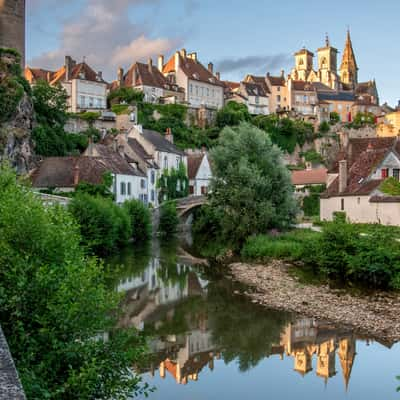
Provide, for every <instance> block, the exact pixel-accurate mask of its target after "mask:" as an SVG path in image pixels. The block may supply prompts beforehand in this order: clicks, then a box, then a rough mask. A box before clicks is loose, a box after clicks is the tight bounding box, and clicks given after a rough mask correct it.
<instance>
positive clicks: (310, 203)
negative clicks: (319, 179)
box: [302, 185, 326, 217]
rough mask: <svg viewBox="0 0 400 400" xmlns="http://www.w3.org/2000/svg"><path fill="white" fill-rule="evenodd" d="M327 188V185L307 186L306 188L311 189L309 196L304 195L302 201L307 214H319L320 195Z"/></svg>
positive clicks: (312, 215)
mask: <svg viewBox="0 0 400 400" xmlns="http://www.w3.org/2000/svg"><path fill="white" fill-rule="evenodd" d="M325 189H326V186H325V185H317V186H308V187H306V188H305V190H307V191H309V194H308V196H306V197H304V198H303V201H302V209H303V212H304V215H305V216H307V217H314V216H319V211H320V195H321V193H322V192H323V191H325Z"/></svg>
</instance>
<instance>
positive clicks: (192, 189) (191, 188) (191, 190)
mask: <svg viewBox="0 0 400 400" xmlns="http://www.w3.org/2000/svg"><path fill="white" fill-rule="evenodd" d="M189 194H194V186H193V185H190V186H189Z"/></svg>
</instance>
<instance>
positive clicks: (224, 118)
mask: <svg viewBox="0 0 400 400" xmlns="http://www.w3.org/2000/svg"><path fill="white" fill-rule="evenodd" d="M250 119H251V117H250V114H249V111H248V109H247V106H246V105H245V104H240V103H236V102H235V101H230V102H228V104H226V105H225V107H223V108H222V109H221V110H219V111H218V114H217V126H218V127H219V128H225V126H237V125H239V124H240V123H241V122H244V121H250Z"/></svg>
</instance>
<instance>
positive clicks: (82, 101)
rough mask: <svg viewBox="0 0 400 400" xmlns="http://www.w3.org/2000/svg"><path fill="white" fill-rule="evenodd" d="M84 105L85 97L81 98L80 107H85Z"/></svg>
mask: <svg viewBox="0 0 400 400" xmlns="http://www.w3.org/2000/svg"><path fill="white" fill-rule="evenodd" d="M85 105H86V97H85V96H81V107H85Z"/></svg>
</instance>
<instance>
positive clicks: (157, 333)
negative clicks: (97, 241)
mask: <svg viewBox="0 0 400 400" xmlns="http://www.w3.org/2000/svg"><path fill="white" fill-rule="evenodd" d="M179 254H180V252H179V251H178V252H177V251H176V247H174V246H171V247H168V248H165V247H160V246H159V245H158V244H157V243H155V244H153V245H152V247H151V248H149V249H146V250H145V251H143V252H140V253H136V254H133V253H132V251H130V252H128V253H127V254H125V255H122V256H121V257H120V258H119V259H116V260H113V263H121V264H124V269H122V270H121V271H120V274H119V276H118V278H117V279H116V281H115V284H116V287H117V289H118V290H119V291H120V292H125V293H126V297H125V301H124V304H123V317H122V318H121V321H120V324H121V325H122V326H135V327H136V328H137V329H140V330H142V331H144V332H145V333H146V334H148V335H149V337H150V338H151V339H150V340H149V347H150V352H151V356H150V357H149V359H148V362H147V364H146V365H145V366H143V368H142V370H141V371H140V372H142V373H149V374H150V375H151V376H153V377H156V376H159V377H160V378H161V379H165V378H166V377H168V376H170V377H172V378H173V380H174V381H175V382H176V383H177V384H179V385H187V384H189V383H191V382H196V381H198V380H199V379H201V376H202V375H204V376H209V375H208V374H209V373H210V372H211V371H215V370H216V369H218V368H222V365H224V364H225V365H227V364H230V363H231V362H232V361H234V362H235V363H237V365H238V368H237V369H238V371H241V372H245V371H250V370H251V369H252V368H254V367H256V366H257V365H259V364H260V363H261V362H262V361H264V360H266V359H267V358H268V357H272V358H273V359H277V360H279V358H280V359H282V360H291V361H290V362H291V363H292V365H293V370H294V371H296V372H297V373H300V374H301V375H303V376H310V375H314V376H315V377H318V378H320V379H322V380H323V381H325V382H326V383H327V382H328V380H330V379H335V378H334V377H335V376H339V377H340V379H341V381H342V382H343V386H344V387H345V388H346V390H347V388H348V386H349V382H350V379H351V375H352V370H353V366H354V363H355V360H356V358H357V351H356V347H357V341H364V342H365V341H366V339H365V338H363V337H359V336H356V335H355V334H354V333H353V332H352V331H350V330H348V329H345V328H340V327H339V328H338V327H336V326H334V325H332V324H329V323H326V322H321V321H316V320H314V319H312V318H299V317H294V316H293V315H290V314H288V313H283V312H278V311H273V310H265V309H264V308H262V307H259V306H257V305H254V304H251V303H250V302H249V301H247V300H246V299H245V298H243V297H242V296H236V295H234V294H233V292H234V287H233V284H232V283H231V282H230V281H228V280H224V279H215V278H213V279H209V277H208V276H207V275H206V274H205V273H202V272H200V270H201V268H198V267H196V266H193V265H191V263H190V261H191V260H190V257H188V255H187V254H184V255H183V256H180V255H179ZM385 345H386V346H390V345H391V344H390V343H389V344H388V343H385ZM221 363H222V364H221ZM207 371H208V373H207ZM292 374H293V372H292ZM158 379H159V378H158ZM208 379H209V378H208Z"/></svg>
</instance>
